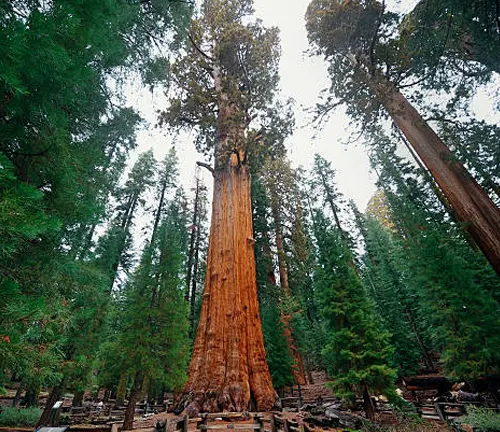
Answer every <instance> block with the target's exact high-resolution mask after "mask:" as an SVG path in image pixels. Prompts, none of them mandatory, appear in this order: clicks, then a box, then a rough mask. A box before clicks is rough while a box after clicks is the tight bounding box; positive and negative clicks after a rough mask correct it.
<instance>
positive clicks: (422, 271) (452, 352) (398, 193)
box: [377, 141, 499, 379]
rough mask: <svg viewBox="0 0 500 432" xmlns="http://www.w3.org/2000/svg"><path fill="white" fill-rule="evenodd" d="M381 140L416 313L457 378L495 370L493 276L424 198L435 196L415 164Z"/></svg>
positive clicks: (384, 178)
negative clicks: (415, 296)
mask: <svg viewBox="0 0 500 432" xmlns="http://www.w3.org/2000/svg"><path fill="white" fill-rule="evenodd" d="M380 144H381V145H380V147H379V148H378V151H377V155H378V159H377V160H378V167H379V170H380V172H381V177H380V184H381V185H382V186H383V187H384V190H385V193H386V196H387V199H388V203H389V205H390V209H391V218H392V220H393V221H394V224H395V226H396V229H397V231H396V233H397V234H396V236H395V237H394V238H395V239H398V241H399V244H400V247H401V248H402V250H403V251H404V254H405V257H406V260H407V265H408V267H407V269H406V272H407V273H408V275H409V276H408V279H407V280H408V283H410V284H412V285H413V288H411V289H412V290H413V291H414V292H416V293H418V297H419V298H420V299H421V302H420V308H421V314H422V315H423V316H426V317H428V319H429V325H430V326H431V329H432V337H433V339H434V340H435V341H436V343H437V347H438V348H439V349H440V351H441V362H442V364H443V366H444V369H445V372H446V373H447V374H448V375H450V376H452V377H456V378H461V379H465V378H473V377H477V376H480V375H488V374H491V373H496V372H495V371H496V370H497V365H498V360H497V359H496V351H494V350H492V347H493V346H494V345H495V344H497V343H498V342H497V339H498V327H497V326H498V320H497V319H496V312H495V310H497V309H498V296H497V294H495V293H497V292H498V288H495V287H497V286H498V283H499V282H498V278H496V277H495V276H493V272H492V271H491V269H489V268H488V266H487V265H486V263H485V262H484V260H483V259H482V257H481V256H478V254H477V253H476V252H475V251H473V250H471V249H470V248H469V247H468V246H467V245H466V243H465V240H464V239H463V237H461V236H460V235H459V232H458V231H457V227H455V226H453V225H450V223H449V220H447V215H446V213H444V212H443V209H442V206H439V205H438V206H436V204H435V203H434V204H432V203H431V201H429V200H432V199H433V200H434V201H436V200H435V198H433V197H432V195H431V194H430V193H429V190H428V189H427V190H426V189H425V187H424V186H423V185H425V182H422V180H421V178H419V175H418V174H417V173H416V172H415V168H412V167H411V166H408V165H404V163H402V162H401V160H400V157H398V156H397V155H396V154H394V153H393V151H392V150H391V148H390V147H389V148H387V147H384V145H383V141H381V142H380ZM386 144H387V143H386ZM410 179H411V180H410ZM408 184H411V187H408Z"/></svg>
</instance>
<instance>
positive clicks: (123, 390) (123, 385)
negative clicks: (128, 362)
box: [116, 372, 128, 406]
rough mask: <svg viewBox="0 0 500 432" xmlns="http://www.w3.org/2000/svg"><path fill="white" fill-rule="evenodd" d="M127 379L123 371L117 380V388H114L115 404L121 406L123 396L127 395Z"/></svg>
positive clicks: (123, 400) (123, 402) (123, 401)
mask: <svg viewBox="0 0 500 432" xmlns="http://www.w3.org/2000/svg"><path fill="white" fill-rule="evenodd" d="M127 381H128V375H127V374H126V373H125V372H123V373H122V374H121V375H120V381H118V389H117V390H116V406H123V405H124V404H125V397H126V396H127Z"/></svg>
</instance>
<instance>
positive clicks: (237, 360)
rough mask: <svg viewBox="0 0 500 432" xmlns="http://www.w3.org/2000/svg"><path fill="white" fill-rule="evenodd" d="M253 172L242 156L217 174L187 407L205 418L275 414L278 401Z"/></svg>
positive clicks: (222, 167) (216, 171)
mask: <svg viewBox="0 0 500 432" xmlns="http://www.w3.org/2000/svg"><path fill="white" fill-rule="evenodd" d="M252 232H253V231H252V211H251V200H250V173H249V171H248V166H247V165H246V164H241V160H240V159H239V158H237V157H236V155H235V154H233V155H232V156H231V160H230V163H229V164H226V165H225V166H221V167H220V168H218V169H217V168H216V170H215V171H214V195H213V207H212V223H211V228H210V242H209V249H208V259H207V270H206V278H205V289H204V294H203V301H202V307H201V314H200V321H199V324H198V329H197V333H196V339H195V342H194V347H193V354H192V358H191V363H190V366H189V380H188V382H187V384H186V386H185V389H184V392H183V398H182V400H181V402H180V406H181V408H182V407H184V406H186V405H188V404H189V405H188V406H187V408H186V412H187V413H188V414H189V415H190V416H191V415H193V414H194V413H197V412H218V411H245V410H249V409H257V410H259V411H267V410H270V409H271V408H272V407H273V405H274V403H275V401H276V397H277V396H276V393H275V391H274V389H273V385H272V381H271V375H270V373H269V369H268V366H267V362H266V353H265V350H264V338H263V335H262V327H261V321H260V315H259V305H258V300H257V282H256V272H255V257H254V248H253V245H254V239H253V237H252Z"/></svg>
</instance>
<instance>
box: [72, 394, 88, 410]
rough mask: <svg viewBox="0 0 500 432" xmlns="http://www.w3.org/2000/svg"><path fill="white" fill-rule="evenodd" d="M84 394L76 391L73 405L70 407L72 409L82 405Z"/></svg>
mask: <svg viewBox="0 0 500 432" xmlns="http://www.w3.org/2000/svg"><path fill="white" fill-rule="evenodd" d="M84 394H85V392H84V391H76V392H75V394H74V396H73V403H72V406H74V407H81V406H82V403H83V395H84Z"/></svg>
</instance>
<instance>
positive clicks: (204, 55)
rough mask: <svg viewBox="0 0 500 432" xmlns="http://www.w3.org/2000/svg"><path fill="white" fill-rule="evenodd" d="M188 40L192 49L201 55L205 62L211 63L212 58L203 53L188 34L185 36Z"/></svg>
mask: <svg viewBox="0 0 500 432" xmlns="http://www.w3.org/2000/svg"><path fill="white" fill-rule="evenodd" d="M187 37H188V39H189V42H191V43H192V44H193V47H194V49H195V50H196V51H197V52H198V53H199V54H201V55H202V57H204V58H206V59H207V60H209V61H210V62H213V61H214V59H213V58H212V57H210V56H209V55H208V54H207V53H206V52H205V51H203V50H202V49H201V48H200V47H199V46H198V44H197V43H196V42H195V41H194V39H193V37H192V36H191V34H190V33H188V35H187Z"/></svg>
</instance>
